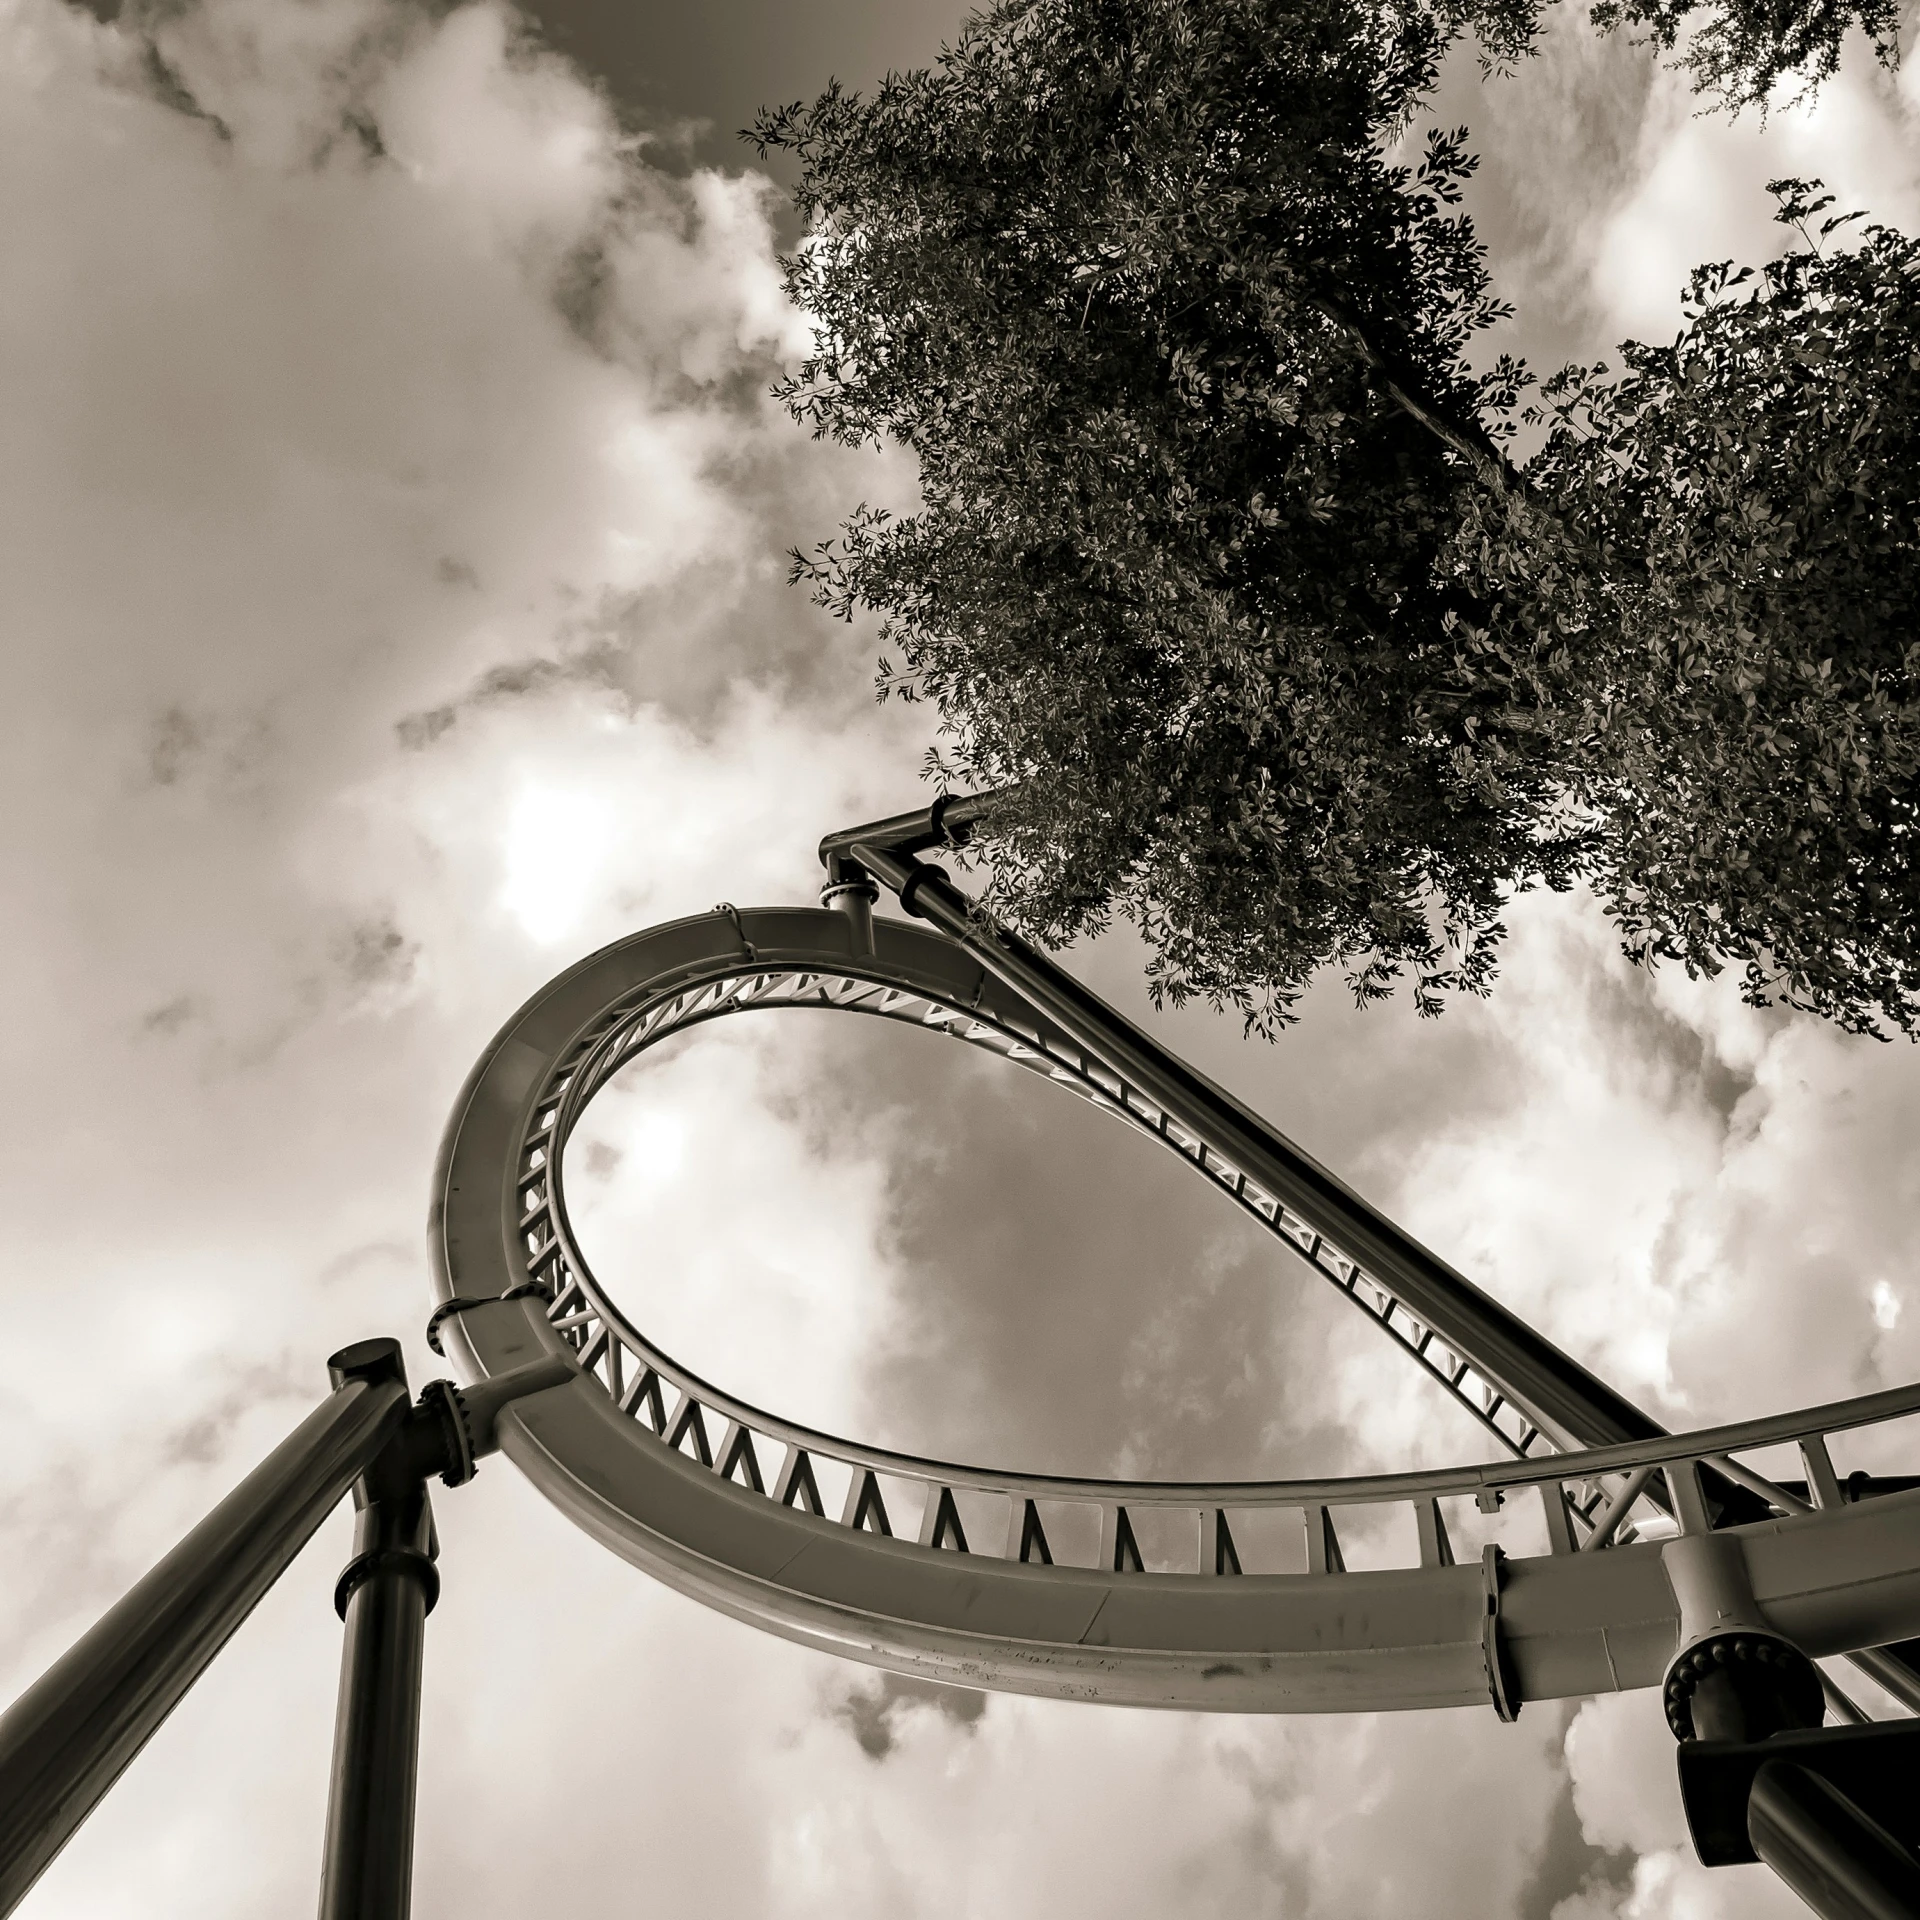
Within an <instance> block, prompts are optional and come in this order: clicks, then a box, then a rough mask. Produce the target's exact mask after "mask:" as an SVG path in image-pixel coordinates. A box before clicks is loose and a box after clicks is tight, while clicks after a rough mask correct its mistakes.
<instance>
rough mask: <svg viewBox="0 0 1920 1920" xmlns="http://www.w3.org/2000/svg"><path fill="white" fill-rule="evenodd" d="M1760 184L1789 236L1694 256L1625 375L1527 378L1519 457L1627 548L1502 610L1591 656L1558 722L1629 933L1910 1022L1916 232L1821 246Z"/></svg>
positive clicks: (1808, 213)
mask: <svg viewBox="0 0 1920 1920" xmlns="http://www.w3.org/2000/svg"><path fill="white" fill-rule="evenodd" d="M1773 191H1774V192H1775V193H1776V194H1777V195H1778V197H1779V201H1780V213H1779V217H1780V219H1781V221H1782V222H1783V223H1785V224H1786V225H1788V226H1790V227H1792V228H1793V229H1794V230H1795V231H1796V233H1797V235H1798V237H1799V239H1800V242H1801V244H1800V245H1799V246H1798V247H1797V248H1795V249H1794V250H1793V251H1791V252H1789V253H1788V254H1786V255H1785V256H1784V257H1783V258H1781V259H1779V260H1776V261H1774V262H1773V263H1772V264H1771V265H1769V266H1767V267H1766V268H1764V269H1762V270H1761V272H1760V273H1758V274H1757V275H1756V274H1754V273H1752V272H1751V271H1749V270H1742V271H1739V272H1735V271H1734V270H1733V269H1732V268H1731V267H1730V266H1727V265H1720V266H1712V267H1703V268H1701V269H1700V270H1699V271H1698V272H1697V273H1696V274H1695V275H1694V277H1693V282H1692V286H1691V290H1690V297H1689V300H1688V306H1687V314H1686V324H1685V326H1684V327H1683V329H1682V331H1681V333H1680V335H1679V337H1678V339H1677V340H1676V341H1675V342H1674V343H1673V344H1672V345H1671V346H1666V347H1648V346H1641V345H1637V344H1634V345H1629V346H1628V347H1627V348H1626V349H1625V350H1624V355H1623V357H1624V361H1625V373H1624V376H1623V377H1621V378H1618V379H1607V378H1605V377H1602V376H1601V375H1599V374H1597V373H1592V372H1588V371H1586V370H1583V369H1578V368H1573V369H1568V370H1567V371H1566V372H1565V373H1563V374H1562V375H1560V376H1559V377H1558V378H1557V380H1556V381H1554V382H1552V383H1550V389H1549V393H1548V396H1547V397H1548V400H1549V402H1550V405H1551V408H1552V412H1553V418H1554V419H1555V421H1556V429H1555V431H1554V433H1553V434H1552V436H1551V438H1550V439H1549V440H1548V442H1547V444H1546V446H1545V448H1544V449H1543V450H1542V451H1541V453H1540V454H1539V455H1538V456H1537V457H1536V458H1535V460H1534V461H1533V462H1532V463H1531V465H1530V469H1529V472H1530V476H1531V477H1532V478H1533V479H1534V481H1535V483H1536V485H1537V486H1538V487H1539V488H1540V489H1541V491H1542V492H1543V493H1544V494H1546V495H1547V496H1548V497H1550V498H1551V499H1552V500H1554V501H1555V502H1556V504H1557V505H1558V507H1559V509H1560V511H1561V512H1562V513H1563V514H1564V515H1565V516H1566V517H1567V518H1568V519H1569V520H1574V521H1577V522H1578V523H1579V524H1581V525H1583V526H1586V527H1589V528H1592V529H1594V530H1595V531H1596V533H1598V534H1599V535H1600V537H1601V538H1602V539H1603V540H1607V541H1610V542H1614V543H1617V544H1618V545H1619V546H1621V547H1623V548H1625V547H1631V549H1632V550H1633V551H1634V552H1635V553H1636V554H1637V555H1638V556H1639V557H1640V558H1641V560H1642V561H1643V563H1644V567H1645V572H1644V574H1643V575H1642V576H1640V577H1638V578H1637V579H1635V580H1634V581H1633V582H1632V583H1631V584H1630V585H1628V586H1623V585H1622V584H1621V583H1620V582H1618V581H1614V582H1610V583H1605V584H1604V585H1602V584H1601V583H1597V582H1596V581H1595V580H1594V579H1593V578H1592V577H1591V576H1576V577H1575V579H1574V581H1573V582H1572V585H1573V586H1574V588H1575V591H1576V594H1577V595H1578V597H1579V600H1580V604H1579V605H1578V607H1573V606H1570V605H1569V604H1568V603H1567V600H1566V598H1565V597H1564V596H1563V597H1562V598H1561V599H1560V600H1559V601H1558V602H1557V603H1554V602H1549V601H1542V600H1539V599H1538V598H1535V597H1533V596H1530V595H1528V594H1526V593H1525V592H1524V591H1519V590H1516V591H1510V592H1508V593H1506V594H1505V595H1503V596H1499V597H1500V600H1501V612H1502V616H1503V617H1504V618H1510V619H1513V620H1514V621H1515V624H1516V625H1518V626H1521V627H1524V628H1525V629H1527V630H1528V631H1529V632H1530V633H1531V632H1533V631H1535V630H1537V628H1538V626H1539V624H1540V622H1541V621H1542V620H1543V619H1545V618H1547V617H1548V616H1549V615H1550V616H1551V618H1552V619H1553V620H1554V621H1555V622H1556V623H1562V624H1565V625H1570V626H1575V627H1582V628H1585V629H1586V630H1587V635H1588V638H1587V644H1586V647H1585V654H1586V657H1587V658H1588V659H1589V660H1593V661H1597V662H1600V663H1603V668H1604V670H1603V672H1602V674H1601V675H1600V677H1598V678H1597V679H1596V680H1594V681H1593V682H1591V683H1590V684H1589V685H1588V686H1587V687H1586V689H1585V692H1584V696H1583V700H1582V712H1581V715H1580V725H1579V726H1578V728H1577V729H1574V728H1566V729H1563V732H1566V733H1568V734H1575V733H1577V737H1578V739H1579V741H1580V753H1579V755H1578V758H1577V761H1576V762H1574V763H1573V764H1572V765H1570V768H1569V786H1570V788H1571V789H1572V791H1573V792H1574V794H1575V795H1576V796H1577V799H1578V800H1579V802H1580V803H1581V804H1582V806H1583V807H1584V809H1585V810H1586V811H1587V813H1588V814H1589V816H1590V817H1592V818H1594V819H1595V820H1597V821H1598V822H1599V823H1600V828H1599V832H1598V833H1597V835H1596V841H1597V844H1596V848H1595V853H1594V858H1593V861H1592V868H1591V870H1592V871H1593V873H1594V875H1595V877H1596V879H1597V880H1598V881H1599V884H1600V888H1601V892H1602V895H1603V897H1604V898H1605V899H1606V900H1607V901H1608V903H1609V907H1610V911H1612V912H1613V913H1614V914H1615V916H1616V917H1617V919H1618V921H1619V924H1620V927H1621V930H1622V933H1623V935H1624V936H1625V941H1626V946H1627V950H1628V952H1629V953H1630V954H1632V955H1633V956H1634V957H1635V958H1636V959H1641V960H1649V959H1654V958H1662V957H1664V958H1672V959H1678V960H1680V961H1682V962H1683V963H1684V964H1685V965H1687V967H1688V968H1689V969H1690V970H1694V971H1706V972H1714V971H1717V970H1718V968H1719V966H1720V965H1721V964H1722V963H1723V962H1725V961H1728V960H1731V961H1733V962H1734V963H1736V964H1738V965H1740V966H1741V967H1742V968H1743V971H1744V975H1745V984H1746V988H1747V992H1748V995H1749V997H1750V998H1752V999H1755V1000H1758V1001H1763V1002H1764V1001H1767V1000H1780V1001H1784V1002H1785V1003H1787V1004H1790V1005H1794V1006H1800V1007H1804V1008H1808V1009H1811V1010H1813V1011H1815V1012H1818V1013H1822V1014H1825V1015H1827V1016H1829V1017H1830V1018H1833V1019H1836V1020H1838V1021H1839V1022H1840V1023H1841V1024H1842V1025H1843V1026H1846V1027H1849V1028H1853V1029H1855V1030H1859V1031H1871V1030H1873V1028H1874V1027H1875V1025H1876V1024H1877V1023H1881V1022H1884V1023H1885V1024H1887V1025H1891V1026H1893V1027H1896V1028H1898V1029H1901V1030H1903V1031H1905V1032H1907V1033H1909V1034H1912V1033H1914V1032H1915V1008H1916V1005H1920V847H1917V846H1916V840H1915V835H1916V830H1917V825H1920V823H1917V819H1916V802H1920V571H1917V570H1916V535H1917V533H1920V300H1917V299H1916V287H1920V244H1916V243H1915V242H1914V241H1913V240H1911V239H1909V238H1907V237H1906V236H1905V235H1902V234H1898V233H1895V232H1892V231H1890V230H1889V229H1887V228H1884V227H1869V228H1867V229H1866V230H1865V232H1864V233H1863V234H1861V235H1860V236H1859V243H1858V244H1857V245H1855V246H1852V247H1844V246H1836V245H1835V244H1834V242H1835V240H1836V236H1838V235H1840V234H1841V233H1842V230H1843V229H1844V228H1845V227H1846V226H1847V225H1848V224H1849V223H1848V222H1847V221H1846V220H1843V219H1840V218H1835V217H1832V216H1828V217H1825V218H1824V219H1823V218H1822V216H1823V215H1826V213H1827V209H1828V208H1829V207H1830V206H1831V204H1832V201H1831V197H1830V196H1824V195H1823V196H1819V197H1815V194H1814V191H1813V186H1812V184H1810V183H1807V182H1804V181H1798V180H1781V181H1775V182H1774V183H1773ZM1816 221H1817V222H1818V223H1819V225H1818V228H1817V230H1816V229H1815V227H1814V224H1813V223H1814V222H1816ZM1510 551H1512V550H1510ZM1515 585H1516V588H1518V587H1522V586H1523V585H1524V583H1515ZM1536 644H1537V643H1536Z"/></svg>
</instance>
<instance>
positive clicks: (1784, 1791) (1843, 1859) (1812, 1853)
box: [1747, 1760, 1920, 1920]
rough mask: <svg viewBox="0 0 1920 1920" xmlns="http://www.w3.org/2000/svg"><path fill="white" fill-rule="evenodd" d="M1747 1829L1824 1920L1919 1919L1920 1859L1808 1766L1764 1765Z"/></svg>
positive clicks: (1768, 1860)
mask: <svg viewBox="0 0 1920 1920" xmlns="http://www.w3.org/2000/svg"><path fill="white" fill-rule="evenodd" d="M1747 1833H1748V1835H1749V1837H1750V1838H1751V1839H1752V1841H1753V1850H1754V1852H1755V1853H1757V1854H1758V1855H1759V1856H1760V1858H1761V1859H1762V1860H1764V1861H1765V1862H1766V1863H1767V1865H1768V1866H1770V1867H1771V1868H1772V1869H1773V1870H1774V1872H1775V1873H1777V1874H1778V1875H1779V1876H1780V1878H1781V1879H1782V1880H1784V1881H1785V1882H1786V1883H1787V1885H1788V1886H1790V1887H1791V1888H1792V1889H1793V1890H1794V1892H1795V1893H1797V1894H1798V1895H1799V1896H1800V1898H1801V1899H1802V1900H1804V1901H1805V1902H1806V1903H1807V1905H1808V1906H1810V1907H1811V1908H1812V1909H1813V1910H1814V1912H1815V1913H1818V1914H1821V1915H1823V1916H1824V1920H1920V1859H1916V1858H1915V1857H1914V1855H1913V1854H1912V1853H1911V1852H1909V1851H1908V1849H1907V1848H1905V1847H1903V1846H1902V1845H1901V1844H1900V1842H1899V1841H1898V1840H1896V1839H1895V1838H1894V1837H1893V1836H1892V1835H1891V1834H1890V1833H1888V1832H1887V1831H1886V1829H1885V1828H1884V1827H1882V1826H1881V1825H1880V1824H1879V1823H1878V1822H1877V1821H1875V1820H1872V1819H1869V1818H1868V1816H1867V1815H1866V1814H1864V1813H1862V1812H1861V1810H1860V1809H1859V1808H1858V1807H1857V1806H1855V1805H1854V1803H1853V1802H1852V1801H1851V1800H1849V1799H1848V1798H1847V1797H1846V1795H1845V1794H1843V1793H1842V1792H1840V1790H1839V1789H1838V1788H1837V1787H1835V1786H1833V1785H1832V1784H1831V1783H1830V1782H1828V1781H1826V1780H1823V1779H1822V1778H1821V1777H1820V1776H1819V1774H1817V1773H1815V1772H1813V1771H1812V1770H1811V1769H1810V1768H1808V1767H1803V1766H1798V1765H1795V1764H1794V1763H1793V1762H1792V1761H1787V1760H1769V1761H1768V1762H1767V1763H1766V1764H1765V1765H1764V1766H1763V1767H1761V1769H1760V1770H1759V1772H1758V1773H1756V1774H1755V1775H1754V1778H1753V1791H1752V1793H1751V1795H1750V1796H1749V1798H1748V1801H1747Z"/></svg>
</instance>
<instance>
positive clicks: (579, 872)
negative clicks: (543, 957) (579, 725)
mask: <svg viewBox="0 0 1920 1920" xmlns="http://www.w3.org/2000/svg"><path fill="white" fill-rule="evenodd" d="M611 838H612V822H611V821H610V820H609V819H608V817H607V810H606V806H605V804H604V803H603V802H602V801H600V800H598V799H596V798H595V797H594V796H593V795H591V794H587V793H581V792H569V791H567V790H566V789H564V788H559V787H546V786H528V787H526V788H525V789H523V791H522V792H521V794H520V797H519V799H517V800H516V801H515V802H514V804H513V810H512V812H511V813H510V814H509V815H508V816H507V831H506V840H505V844H504V846H503V848H502V858H503V861H504V864H505V867H506V879H505V881H504V882H503V884H502V886H501V888H500V899H501V903H502V904H503V905H504V906H505V907H506V909H507V910H508V912H510V913H511V914H512V915H513V917H514V918H515V919H516V920H518V921H519V922H520V924H521V926H523V927H524V928H525V929H526V930H527V934H528V936H529V937H530V938H531V939H533V940H536V941H538V942H539V943H540V945H541V946H543V947H550V946H552V945H554V944H555V943H556V942H558V941H560V940H564V939H565V938H566V936H567V935H568V934H570V933H571V932H573V930H574V929H575V928H576V927H577V926H579V924H580V922H581V921H582V920H583V919H584V918H585V917H586V912H587V907H588V904H589V902H590V901H591V900H592V898H593V890H594V886H595V883H596V882H597V881H598V880H599V878H600V874H601V870H602V868H603V866H604V864H605V860H606V853H607V847H608V844H609V842H610V840H611Z"/></svg>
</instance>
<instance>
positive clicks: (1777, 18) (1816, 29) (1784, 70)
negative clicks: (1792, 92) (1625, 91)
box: [1593, 0, 1900, 110]
mask: <svg viewBox="0 0 1920 1920" xmlns="http://www.w3.org/2000/svg"><path fill="white" fill-rule="evenodd" d="M1593 22H1594V25H1595V26H1597V27H1599V28H1601V29H1602V31H1610V30H1612V29H1615V28H1620V27H1625V28H1627V29H1629V30H1633V29H1636V28H1638V29H1644V30H1645V35H1646V38H1647V39H1649V40H1650V41H1652V43H1653V44H1654V46H1656V47H1657V48H1659V50H1660V51H1661V52H1662V53H1671V52H1672V51H1674V49H1675V48H1676V47H1682V48H1683V51H1682V53H1681V57H1680V61H1679V64H1680V66H1681V67H1682V68H1683V69H1685V70H1686V71H1687V72H1688V73H1690V74H1691V75H1692V77H1693V84H1694V87H1695V89H1696V91H1698V92H1701V93H1715V94H1718V95H1720V97H1721V98H1722V99H1723V100H1724V101H1725V102H1726V104H1727V105H1729V106H1731V107H1733V108H1735V109H1738V108H1740V107H1743V106H1750V105H1751V106H1758V107H1760V108H1762V109H1763V110H1764V108H1765V106H1766V103H1767V100H1768V97H1769V96H1770V95H1771V94H1772V93H1773V92H1774V90H1775V89H1776V88H1777V87H1779V86H1780V85H1781V83H1782V82H1783V81H1788V80H1796V79H1797V80H1799V81H1800V82H1801V83H1802V91H1803V92H1811V91H1813V90H1814V89H1815V88H1817V87H1818V86H1819V85H1820V83H1821V82H1822V81H1824V80H1830V79H1832V78H1833V76H1834V74H1835V73H1837V72H1838V71H1839V68H1840V53H1841V49H1842V47H1843V46H1844V45H1845V43H1846V38H1847V35H1848V34H1849V33H1851V32H1852V31H1854V29H1856V28H1858V29H1859V30H1860V32H1862V33H1863V34H1865V35H1866V37H1867V38H1868V40H1870V41H1871V42H1872V44H1873V51H1874V55H1875V57H1876V58H1877V59H1878V60H1879V61H1880V62H1881V64H1882V65H1883V66H1889V67H1890V66H1893V65H1895V64H1896V63H1897V62H1898V59H1899V51H1900V43H1899V32H1900V5H1899V0H1798V3H1797V4H1792V3H1790V0H1715V4H1714V5H1713V6H1712V7H1711V8H1707V7H1702V6H1701V5H1700V4H1699V0H1598V4H1597V5H1596V6H1595V7H1594V9H1593Z"/></svg>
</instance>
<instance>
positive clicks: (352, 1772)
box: [320, 1491, 430, 1920]
mask: <svg viewBox="0 0 1920 1920" xmlns="http://www.w3.org/2000/svg"><path fill="white" fill-rule="evenodd" d="M389 1504H390V1503H387V1502H381V1503H379V1505H380V1506H381V1507H386V1506H388V1505H389ZM425 1505H426V1495H425V1493H424V1491H422V1493H421V1495H420V1497H419V1501H418V1504H417V1507H416V1508H415V1512H416V1513H417V1514H419V1515H421V1516H424V1512H425ZM368 1515H375V1516H376V1517H375V1519H374V1522H373V1524H372V1525H371V1526H363V1528H362V1530H361V1535H360V1539H361V1541H364V1542H369V1543H370V1544H368V1545H365V1546H363V1547H362V1549H361V1550H362V1553H363V1554H364V1553H369V1552H371V1553H373V1554H375V1555H376V1556H378V1558H377V1560H376V1563H375V1564H374V1566H373V1568H372V1570H371V1571H370V1572H368V1573H367V1574H366V1577H365V1578H364V1579H362V1580H361V1581H360V1583H359V1584H358V1585H357V1586H356V1587H355V1588H354V1589H353V1591H352V1593H351V1594H350V1595H349V1596H348V1599H347V1604H346V1615H347V1638H346V1647H345V1650H344V1651H343V1653H342V1655H341V1662H340V1709H339V1716H338V1719H337V1720H336V1722H335V1728H334V1740H333V1784H332V1791H331V1794H330V1796H329V1799H328V1804H327V1849H326V1860H325V1865H324V1866H323V1868H322V1871H321V1879H320V1920H406V1915H407V1911H408V1907H409V1905H410V1903H411V1900H412V1897H413V1813H414V1792H415V1785H416V1782H417V1779H418V1774H419V1761H420V1673H421V1663H422V1660H423V1657H424V1655H425V1651H426V1638H427V1634H426V1628H427V1607H428V1604H429V1600H430V1594H429V1590H428V1579H427V1575H428V1573H429V1571H430V1563H429V1562H428V1561H427V1560H426V1558H425V1555H424V1552H421V1551H419V1550H418V1549H417V1548H414V1547H413V1546H412V1544H411V1543H412V1542H414V1541H416V1540H420V1539H422V1538H423V1536H424V1534H425V1531H426V1523H425V1521H424V1517H422V1518H421V1520H420V1521H419V1523H418V1524H410V1519H411V1516H409V1515H408V1514H406V1513H405V1512H399V1513H391V1514H384V1515H382V1514H378V1513H377V1510H376V1508H375V1507H368V1508H366V1509H364V1510H363V1514H362V1518H363V1520H365V1519H366V1518H367V1516H368ZM396 1546H398V1547H400V1548H401V1549H402V1550H401V1551H398V1552H393V1551H391V1549H392V1548H394V1547H396ZM357 1564H360V1563H359V1562H356V1565H357Z"/></svg>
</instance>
